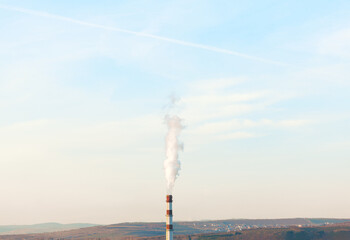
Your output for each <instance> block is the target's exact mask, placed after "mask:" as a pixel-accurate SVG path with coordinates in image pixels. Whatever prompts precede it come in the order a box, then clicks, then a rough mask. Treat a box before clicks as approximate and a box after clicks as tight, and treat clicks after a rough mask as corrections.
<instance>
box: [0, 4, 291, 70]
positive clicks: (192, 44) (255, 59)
mask: <svg viewBox="0 0 350 240" xmlns="http://www.w3.org/2000/svg"><path fill="white" fill-rule="evenodd" d="M0 8H1V9H6V10H10V11H15V12H21V13H26V14H30V15H35V16H40V17H46V18H51V19H57V20H61V21H65V22H71V23H75V24H79V25H83V26H87V27H92V28H99V29H104V30H108V31H114V32H122V33H127V34H131V35H136V36H139V37H146V38H153V39H157V40H161V41H165V42H170V43H174V44H177V45H182V46H188V47H193V48H199V49H204V50H208V51H212V52H217V53H224V54H228V55H233V56H238V57H242V58H246V59H250V60H254V61H258V62H263V63H269V64H275V65H280V66H288V65H289V64H286V63H282V62H278V61H273V60H269V59H265V58H260V57H255V56H251V55H247V54H244V53H240V52H236V51H231V50H227V49H224V48H217V47H213V46H208V45H203V44H197V43H192V42H186V41H182V40H177V39H173V38H167V37H162V36H158V35H153V34H148V33H143V32H135V31H131V30H127V29H123V28H116V27H109V26H104V25H100V24H95V23H89V22H84V21H80V20H77V19H74V18H69V17H64V16H59V15H56V14H51V13H46V12H40V11H34V10H30V9H25V8H17V7H12V6H7V5H0Z"/></svg>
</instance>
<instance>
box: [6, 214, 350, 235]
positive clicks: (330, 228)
mask: <svg viewBox="0 0 350 240" xmlns="http://www.w3.org/2000/svg"><path fill="white" fill-rule="evenodd" d="M80 225H81V227H80V228H79V224H76V225H66V226H65V225H62V226H61V225H59V224H53V223H50V224H39V225H32V226H26V227H25V228H24V229H23V231H25V229H26V230H27V231H29V232H30V231H36V229H38V228H39V226H42V227H43V226H45V227H47V228H46V229H47V230H49V229H50V227H53V228H54V229H51V231H52V232H50V233H40V234H8V235H1V236H0V239H9V240H20V239H31V240H34V239H80V240H81V239H106V240H107V239H154V240H157V239H165V223H121V224H113V225H105V226H93V227H84V226H83V225H84V224H80ZM85 225H87V224H85ZM68 227H72V228H77V229H73V230H66V231H61V230H64V228H66V229H67V228H68ZM174 228H175V231H174V235H175V237H174V239H184V240H185V239H186V240H187V239H208V240H210V239H222V240H224V239H225V240H226V239H233V240H235V239H237V240H238V239H239V240H257V239H259V240H265V239H266V240H311V239H312V240H316V239H320V240H321V239H322V240H323V239H328V240H333V239H334V240H337V239H346V238H344V237H350V219H322V218H320V219H316V218H315V219H311V218H294V219H228V220H218V221H195V222H178V223H175V224H174ZM0 229H3V228H1V227H0ZM18 231H20V229H19V230H18ZM41 231H43V228H41ZM341 237H343V238H341Z"/></svg>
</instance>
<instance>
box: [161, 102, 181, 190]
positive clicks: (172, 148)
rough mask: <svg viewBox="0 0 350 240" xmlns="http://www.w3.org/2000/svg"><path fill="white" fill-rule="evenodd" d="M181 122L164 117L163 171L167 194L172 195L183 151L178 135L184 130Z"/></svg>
mask: <svg viewBox="0 0 350 240" xmlns="http://www.w3.org/2000/svg"><path fill="white" fill-rule="evenodd" d="M172 100H173V99H172ZM172 102H174V100H173V101H172ZM181 121H182V120H181V118H179V117H178V116H177V115H166V116H165V122H166V124H167V126H168V133H167V135H166V139H165V144H166V159H165V161H164V170H165V179H166V184H167V192H168V194H171V193H172V191H173V188H174V184H175V180H176V177H177V176H178V175H179V170H180V160H179V151H182V150H183V143H182V142H180V140H179V135H180V133H181V130H182V129H183V128H184V127H183V125H182V123H181Z"/></svg>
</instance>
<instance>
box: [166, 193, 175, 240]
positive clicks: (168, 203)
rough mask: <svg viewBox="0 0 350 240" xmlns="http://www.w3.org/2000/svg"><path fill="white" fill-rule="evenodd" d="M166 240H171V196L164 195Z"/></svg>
mask: <svg viewBox="0 0 350 240" xmlns="http://www.w3.org/2000/svg"><path fill="white" fill-rule="evenodd" d="M166 206H167V207H166V240H173V195H166Z"/></svg>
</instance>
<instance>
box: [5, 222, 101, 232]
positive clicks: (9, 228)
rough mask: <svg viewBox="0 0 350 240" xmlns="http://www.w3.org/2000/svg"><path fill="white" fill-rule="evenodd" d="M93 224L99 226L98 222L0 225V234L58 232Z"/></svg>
mask: <svg viewBox="0 0 350 240" xmlns="http://www.w3.org/2000/svg"><path fill="white" fill-rule="evenodd" d="M93 226H97V224H90V223H73V224H60V223H40V224H33V225H2V226H1V225H0V235H10V234H11V235H12V234H27V233H45V232H56V231H63V230H71V229H77V228H86V227H93Z"/></svg>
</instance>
